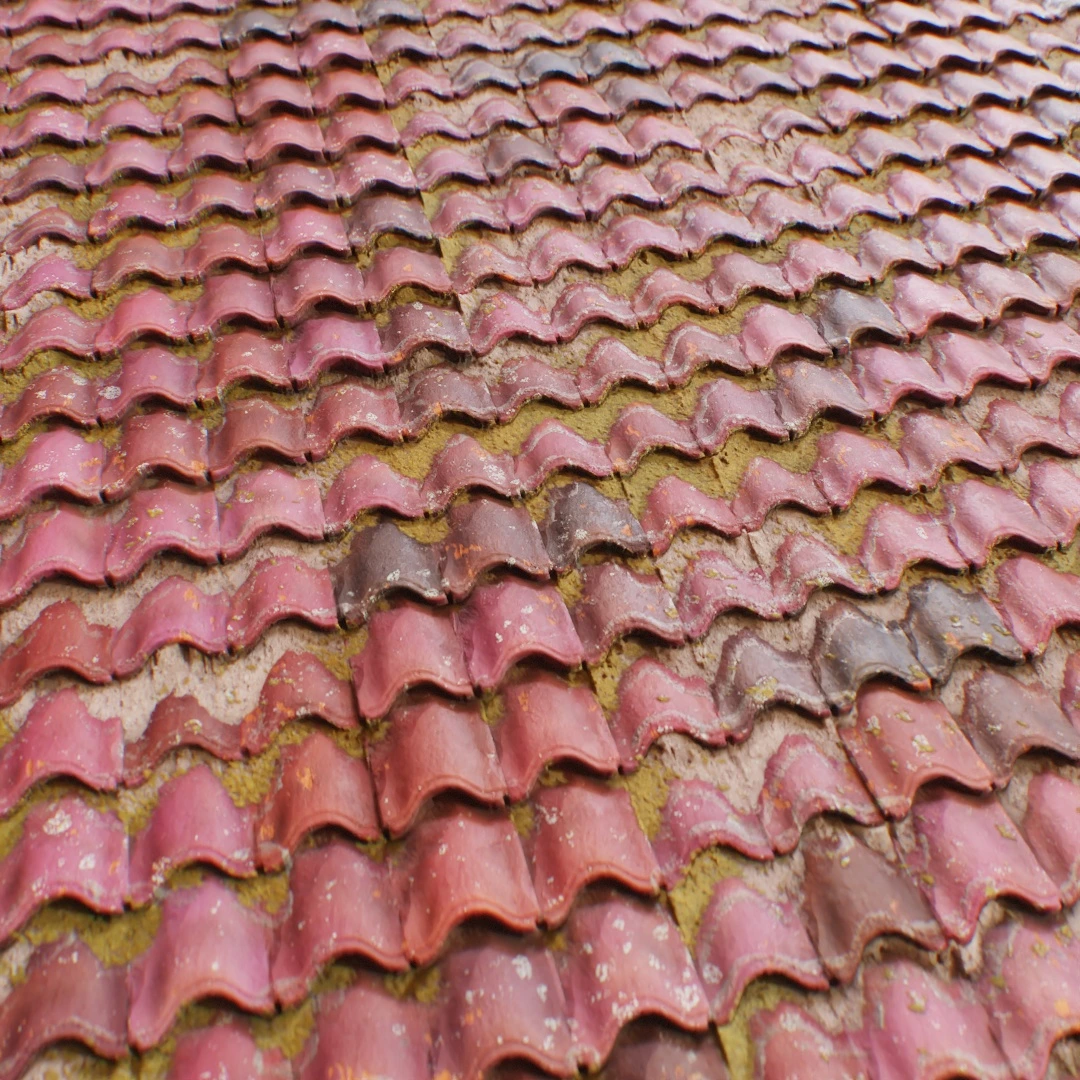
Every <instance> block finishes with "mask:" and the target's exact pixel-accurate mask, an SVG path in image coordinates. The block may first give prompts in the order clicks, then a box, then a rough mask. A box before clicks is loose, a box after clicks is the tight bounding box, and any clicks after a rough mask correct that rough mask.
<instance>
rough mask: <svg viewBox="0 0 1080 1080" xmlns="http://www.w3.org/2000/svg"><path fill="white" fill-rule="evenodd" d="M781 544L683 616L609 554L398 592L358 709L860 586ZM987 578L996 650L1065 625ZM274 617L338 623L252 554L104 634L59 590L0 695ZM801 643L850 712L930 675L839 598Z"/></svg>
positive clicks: (1050, 586) (708, 587)
mask: <svg viewBox="0 0 1080 1080" xmlns="http://www.w3.org/2000/svg"><path fill="white" fill-rule="evenodd" d="M913 539H914V540H916V541H917V540H918V536H917V534H915V535H914V536H913ZM782 552H783V557H785V558H786V557H788V556H791V557H792V559H793V560H794V561H795V565H794V567H783V566H781V567H777V568H776V569H775V570H774V571H773V573H772V575H766V574H765V573H764V572H763V571H761V570H760V569H751V570H742V569H740V568H739V567H738V566H736V565H735V564H734V563H732V562H731V561H730V560H729V559H727V558H726V556H724V555H722V554H721V553H720V552H718V551H716V552H709V553H707V554H706V555H705V556H702V557H701V558H699V559H698V560H696V561H695V563H694V564H693V566H692V569H691V570H690V571H689V572H688V573H687V574H686V575H685V577H684V579H683V582H682V589H681V590H680V595H679V598H678V602H679V604H680V605H681V607H682V609H683V610H684V611H685V612H686V615H687V621H686V622H685V623H684V620H683V618H682V616H681V615H680V608H679V606H676V601H675V599H673V597H672V596H671V594H670V593H669V592H668V591H667V590H666V589H665V588H664V587H663V586H662V585H661V583H660V580H659V578H658V577H657V576H655V575H641V574H636V573H634V572H633V571H630V570H628V569H626V568H625V567H623V566H622V565H621V564H619V563H617V562H606V563H602V564H598V565H596V566H592V567H588V568H586V569H585V570H584V571H582V573H581V577H582V581H583V586H582V592H583V596H582V599H581V600H580V601H578V602H576V603H575V604H574V608H573V616H572V615H571V612H570V611H569V610H568V609H567V607H566V605H565V603H564V601H563V600H562V598H561V596H560V594H559V592H558V591H557V590H556V589H555V588H554V587H552V586H550V585H546V584H538V583H536V582H530V581H526V580H524V579H521V578H516V577H513V578H505V579H503V580H500V581H497V582H493V583H490V584H486V585H481V586H478V587H477V588H476V589H474V590H473V592H472V594H471V596H470V597H469V599H468V600H467V601H466V602H465V604H463V605H462V606H460V607H457V608H454V609H453V610H451V611H445V610H440V609H438V608H436V607H431V606H426V605H422V604H417V603H415V602H413V601H409V600H402V601H400V602H398V603H397V604H395V605H394V606H393V607H390V608H388V609H386V610H381V611H377V612H375V613H374V614H373V615H372V616H371V618H370V619H369V622H368V626H369V629H370V634H369V636H368V638H367V641H366V644H365V645H364V647H363V648H362V650H361V651H360V652H359V653H358V654H357V655H356V656H355V657H354V658H353V660H352V669H353V678H354V682H355V684H356V694H357V701H358V704H359V707H360V712H361V715H363V716H365V717H371V718H377V717H381V716H384V715H386V713H387V712H388V711H389V710H390V708H391V707H392V705H393V704H394V702H395V701H396V700H397V698H398V697H399V696H400V695H401V694H402V693H403V692H404V691H405V690H406V689H408V688H409V687H410V686H415V685H418V684H428V685H431V686H434V687H436V688H437V689H439V690H440V691H442V692H443V693H445V694H448V695H449V696H451V697H458V698H468V697H471V696H472V695H473V693H474V691H475V690H480V691H487V690H492V689H495V688H497V687H499V686H500V685H501V684H502V683H503V681H504V680H505V678H506V676H507V674H508V673H509V671H510V670H511V668H512V667H514V665H516V664H518V663H519V662H521V661H522V660H525V659H527V658H534V659H536V658H538V659H540V660H542V661H544V662H546V663H548V664H552V665H554V666H556V667H561V668H564V669H565V668H574V667H576V666H578V665H579V664H581V663H582V662H583V661H585V660H589V661H590V662H594V661H595V660H598V659H599V658H601V657H602V656H603V655H604V654H605V652H606V651H607V649H608V648H610V646H611V645H612V643H614V641H616V640H617V639H619V638H622V637H624V636H626V635H629V634H636V633H643V634H645V635H648V636H651V637H653V638H659V639H660V640H661V641H664V642H667V643H669V644H681V643H683V642H684V641H686V640H687V639H688V637H692V636H693V633H692V632H694V633H701V634H704V633H705V632H707V630H708V629H709V626H710V624H711V621H712V620H713V619H714V618H715V617H716V616H717V615H719V614H721V613H723V612H725V611H730V610H738V609H745V610H749V611H751V612H753V613H755V614H757V615H758V616H759V617H764V618H769V619H776V618H779V617H781V615H782V614H783V613H784V610H783V609H782V608H779V605H778V602H777V597H776V594H775V593H774V592H773V590H772V585H773V584H774V582H775V581H777V580H780V581H783V580H789V581H790V583H791V584H790V587H789V589H788V591H787V593H786V594H785V595H786V597H788V598H790V599H791V600H792V605H791V607H793V608H794V609H796V610H797V609H799V608H801V607H802V606H803V605H804V604H805V602H806V600H807V598H808V597H809V596H810V595H811V594H812V593H813V592H814V591H816V590H817V589H819V588H822V587H828V586H830V585H834V584H838V585H840V586H841V587H844V588H847V589H849V590H851V591H854V592H855V593H856V594H867V593H873V592H874V591H875V585H874V584H871V583H869V582H868V581H867V578H866V575H865V573H863V574H861V575H858V576H856V575H855V574H853V573H852V571H851V568H850V567H849V566H848V565H847V564H845V563H843V562H842V561H841V560H839V559H838V558H837V557H836V556H835V555H834V554H833V553H832V552H831V551H829V549H827V548H825V547H824V545H821V544H820V543H819V542H816V541H814V540H812V539H810V538H808V537H807V538H801V537H792V538H790V541H789V542H786V547H784V548H783V549H782ZM905 557H909V556H905ZM916 557H917V555H916ZM838 564H839V565H838ZM994 579H995V581H996V585H997V589H998V592H999V597H998V602H999V605H1000V608H1001V611H1002V615H1003V619H1002V623H1001V624H998V625H1001V626H1002V627H1003V629H1002V631H1001V635H1000V636H1003V637H1004V638H1005V640H1006V643H1005V645H1001V646H997V648H998V650H999V651H1000V652H1001V653H1002V654H1003V655H1004V656H1006V657H1007V658H1009V659H1015V658H1016V654H1017V643H1018V644H1019V647H1020V648H1021V649H1023V651H1024V652H1025V653H1027V654H1031V653H1038V652H1040V651H1041V650H1042V649H1043V648H1045V645H1046V642H1047V641H1048V640H1049V638H1050V635H1051V634H1052V633H1053V631H1054V629H1055V628H1056V627H1058V626H1061V625H1069V624H1072V623H1074V622H1075V621H1076V617H1077V611H1078V608H1080V598H1078V593H1077V587H1076V583H1075V579H1072V578H1070V577H1069V575H1067V574H1062V573H1059V572H1057V571H1055V570H1053V569H1051V568H1050V567H1048V566H1046V565H1044V564H1043V563H1041V562H1039V561H1038V560H1036V559H1034V558H1033V557H1031V556H1026V555H1025V556H1018V557H1015V558H1012V559H1009V560H1007V561H1005V562H1004V563H1002V564H1001V565H1000V566H998V567H997V569H996V570H995V572H994ZM763 594H766V595H765V596H764V597H763ZM289 618H295V619H300V620H303V621H305V622H307V623H309V624H310V625H312V626H313V627H315V628H316V629H321V630H330V629H336V628H337V626H338V617H337V610H336V607H335V605H334V596H333V591H332V589H331V577H330V573H329V572H328V571H326V570H316V569H314V568H313V567H311V566H309V565H308V564H306V563H304V562H302V561H301V560H299V559H295V558H289V559H269V560H265V561H263V562H262V563H260V564H258V565H257V568H256V570H255V571H254V572H253V573H252V574H251V575H250V576H249V578H248V579H247V580H246V582H245V583H244V584H243V586H242V587H241V588H240V589H239V590H237V592H236V593H235V595H234V596H232V597H230V595H229V594H228V593H227V592H219V593H213V594H206V593H204V592H203V591H202V590H200V589H199V588H197V587H196V586H194V585H192V584H191V583H190V582H189V581H187V580H186V579H184V578H179V577H170V578H167V579H165V580H164V581H163V582H161V583H160V584H159V585H157V586H155V587H154V588H153V589H152V590H150V591H149V592H148V593H147V594H146V595H145V596H143V597H142V599H141V600H139V602H138V603H137V604H136V605H135V607H134V609H133V610H131V611H130V613H129V614H128V615H127V617H126V618H125V619H124V621H123V622H122V624H121V625H120V626H119V627H118V628H116V629H114V628H113V627H111V626H107V625H101V624H94V625H89V624H88V623H87V622H86V619H85V617H84V616H83V614H82V612H81V611H80V609H79V607H78V606H77V605H76V604H75V603H74V602H73V601H70V600H64V601H59V602H57V603H54V604H51V605H49V606H48V607H46V608H45V609H44V610H43V611H42V612H41V614H40V615H38V616H37V618H36V619H34V620H33V621H32V622H31V623H30V624H29V626H27V628H26V629H25V630H24V631H23V632H22V634H21V635H20V636H19V637H18V638H17V639H16V640H15V641H14V642H12V643H11V644H10V645H9V646H8V647H7V649H6V650H5V651H4V653H3V655H2V656H0V670H2V671H3V673H4V675H5V683H4V686H5V689H4V692H3V698H2V700H3V701H4V702H5V703H7V704H10V703H12V702H13V701H15V700H17V699H18V698H19V697H20V696H21V695H22V693H23V692H24V691H25V690H26V689H27V688H28V687H29V686H31V685H32V684H33V683H34V682H35V680H36V679H37V678H39V677H40V676H41V675H42V674H44V673H46V672H50V671H55V670H63V671H67V672H69V673H71V674H73V675H76V676H78V677H80V678H82V679H84V680H85V681H87V682H90V683H99V684H100V683H107V682H109V681H111V680H112V679H113V678H114V677H117V678H122V677H124V676H128V675H131V674H134V673H135V672H137V671H138V670H140V669H141V668H142V667H143V665H144V664H145V663H146V661H147V660H148V659H149V658H150V657H151V656H152V655H153V654H154V653H155V652H156V651H157V650H158V649H160V648H163V647H165V646H167V645H170V644H175V643H183V644H185V645H187V646H189V647H192V648H195V649H197V650H199V651H200V652H203V653H205V654H207V655H210V656H218V655H224V654H225V653H227V652H228V651H229V650H230V648H246V647H249V646H250V645H251V644H253V643H254V642H255V641H257V640H258V638H259V637H260V636H261V635H262V634H263V632H264V631H265V630H266V628H267V627H268V626H270V625H271V624H272V623H274V622H277V621H279V620H281V619H289ZM1005 626H1007V627H1008V629H1009V631H1011V635H1012V637H1015V639H1016V640H1015V641H1013V640H1011V637H1010V635H1009V633H1008V632H1007V631H1005V630H1004V627H1005ZM987 636H988V632H987V631H983V632H982V633H981V636H980V637H979V638H978V641H976V642H969V643H968V644H967V645H966V646H964V648H971V647H977V646H979V645H981V646H983V647H986V648H994V647H995V645H994V638H993V636H992V635H990V641H989V642H987V641H985V640H984V639H985V638H986V637H987ZM814 640H815V645H814V649H813V657H812V659H813V662H814V665H815V677H816V679H817V681H818V683H819V684H820V686H821V689H822V690H823V691H824V693H825V697H826V699H827V700H828V701H829V703H830V704H831V705H832V707H833V708H838V709H841V710H843V709H847V708H850V706H851V702H852V700H853V699H854V694H855V691H856V690H857V688H858V686H859V685H860V684H861V683H862V682H863V681H865V680H866V679H868V678H871V677H873V676H874V675H877V674H882V673H884V674H887V675H888V676H890V677H893V678H897V679H899V680H900V681H901V682H904V683H907V684H909V685H912V686H915V687H916V688H923V687H925V686H928V685H929V679H930V675H929V674H928V672H927V670H926V668H925V667H924V665H923V663H922V662H920V659H919V657H918V655H917V653H916V651H914V650H916V649H918V648H919V647H920V646H919V645H918V642H917V640H915V641H913V640H912V639H911V638H909V637H908V635H907V633H906V632H905V630H904V628H903V627H902V626H899V625H896V624H893V623H885V622H882V621H880V620H878V619H875V618H873V617H871V616H869V615H867V614H866V613H865V612H863V611H862V610H861V609H860V608H858V607H856V606H854V605H853V604H851V603H850V602H847V601H838V602H837V603H835V604H834V605H833V607H831V608H830V609H829V610H828V611H827V612H826V613H824V614H822V615H821V616H820V617H819V618H818V620H817V625H816V630H815V635H814ZM960 640H966V639H960ZM922 648H923V649H924V650H925V645H923V646H922ZM940 651H941V650H940V649H938V650H935V655H936V654H940ZM927 662H929V660H928V661H927Z"/></svg>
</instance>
